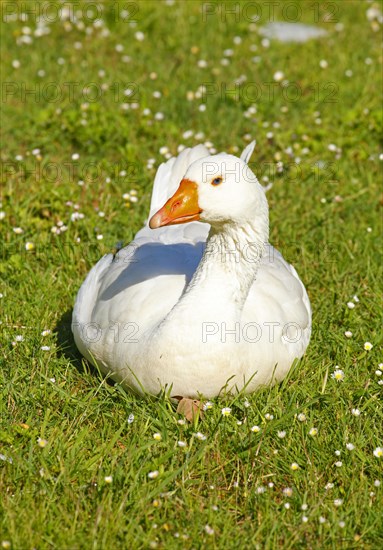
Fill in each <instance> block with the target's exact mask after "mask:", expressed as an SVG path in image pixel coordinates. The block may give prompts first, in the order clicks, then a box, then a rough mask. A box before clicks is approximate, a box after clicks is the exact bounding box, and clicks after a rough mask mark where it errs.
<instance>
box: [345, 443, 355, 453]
mask: <svg viewBox="0 0 383 550" xmlns="http://www.w3.org/2000/svg"><path fill="white" fill-rule="evenodd" d="M346 449H348V450H349V451H353V450H354V449H355V445H353V444H352V443H347V444H346Z"/></svg>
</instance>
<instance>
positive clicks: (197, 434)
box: [194, 432, 206, 441]
mask: <svg viewBox="0 0 383 550" xmlns="http://www.w3.org/2000/svg"><path fill="white" fill-rule="evenodd" d="M194 437H195V438H196V439H199V440H200V441H205V440H206V435H204V434H202V433H201V432H197V433H195V434H194Z"/></svg>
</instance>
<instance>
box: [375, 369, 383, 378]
mask: <svg viewBox="0 0 383 550" xmlns="http://www.w3.org/2000/svg"><path fill="white" fill-rule="evenodd" d="M375 374H376V376H382V374H383V373H382V371H381V370H380V369H377V370H376V371H375Z"/></svg>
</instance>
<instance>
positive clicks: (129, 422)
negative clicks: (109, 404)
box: [128, 413, 134, 424]
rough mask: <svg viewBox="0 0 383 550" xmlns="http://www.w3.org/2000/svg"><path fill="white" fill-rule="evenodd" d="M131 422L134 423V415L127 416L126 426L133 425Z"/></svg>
mask: <svg viewBox="0 0 383 550" xmlns="http://www.w3.org/2000/svg"><path fill="white" fill-rule="evenodd" d="M133 422H134V414H133V413H130V415H129V416H128V424H133Z"/></svg>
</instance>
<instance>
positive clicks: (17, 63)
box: [12, 59, 21, 69]
mask: <svg viewBox="0 0 383 550" xmlns="http://www.w3.org/2000/svg"><path fill="white" fill-rule="evenodd" d="M12 67H13V68H14V69H19V68H20V67H21V63H20V61H19V60H18V59H14V60H13V61H12Z"/></svg>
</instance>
